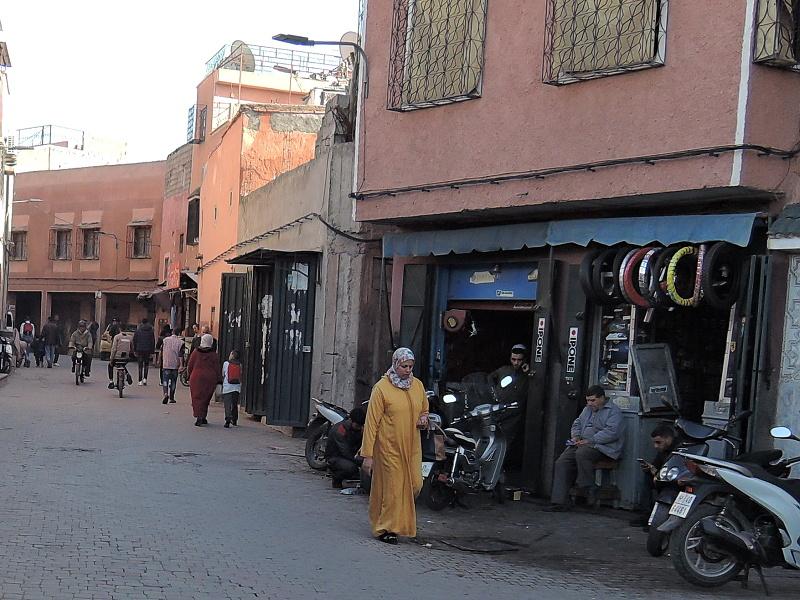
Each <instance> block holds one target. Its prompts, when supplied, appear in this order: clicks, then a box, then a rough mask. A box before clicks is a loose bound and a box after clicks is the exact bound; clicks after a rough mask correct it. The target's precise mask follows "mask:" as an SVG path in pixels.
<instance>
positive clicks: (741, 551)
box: [700, 517, 760, 559]
mask: <svg viewBox="0 0 800 600" xmlns="http://www.w3.org/2000/svg"><path fill="white" fill-rule="evenodd" d="M700 528H701V529H702V531H703V535H705V536H708V537H709V538H710V539H711V540H713V541H714V542H715V543H717V544H719V545H720V546H722V547H723V548H725V549H726V550H729V551H730V552H732V553H733V554H736V555H737V556H740V557H742V558H744V559H748V558H759V557H760V556H759V551H758V548H757V547H756V543H755V541H754V540H753V539H752V538H749V537H748V536H747V535H745V534H743V533H739V532H736V531H731V530H729V529H725V528H724V527H721V526H720V525H719V524H718V523H717V522H716V521H715V520H714V518H713V517H706V518H705V519H703V520H701V521H700Z"/></svg>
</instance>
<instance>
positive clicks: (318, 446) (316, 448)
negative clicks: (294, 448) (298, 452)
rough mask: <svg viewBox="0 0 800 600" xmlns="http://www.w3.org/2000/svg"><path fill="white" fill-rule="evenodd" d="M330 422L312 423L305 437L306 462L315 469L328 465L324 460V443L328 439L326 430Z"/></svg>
mask: <svg viewBox="0 0 800 600" xmlns="http://www.w3.org/2000/svg"><path fill="white" fill-rule="evenodd" d="M330 427H331V424H330V423H328V422H327V421H325V422H324V423H319V424H317V425H313V426H312V427H311V429H310V431H308V439H306V462H307V463H308V466H309V467H311V468H312V469H315V470H317V471H321V470H323V469H325V468H326V467H327V466H328V463H327V462H326V461H325V444H326V442H327V441H328V430H329V429H330Z"/></svg>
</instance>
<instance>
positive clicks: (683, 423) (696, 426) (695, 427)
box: [675, 419, 724, 440]
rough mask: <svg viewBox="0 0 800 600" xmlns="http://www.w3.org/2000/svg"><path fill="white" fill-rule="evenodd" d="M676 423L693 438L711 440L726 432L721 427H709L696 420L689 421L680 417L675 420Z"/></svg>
mask: <svg viewBox="0 0 800 600" xmlns="http://www.w3.org/2000/svg"><path fill="white" fill-rule="evenodd" d="M675 425H676V426H677V427H678V429H680V430H681V431H683V432H684V433H685V434H686V435H687V436H688V437H690V438H692V439H693V440H711V439H714V438H716V437H719V436H720V435H722V434H723V433H724V431H723V430H721V429H716V428H714V427H708V426H706V425H703V424H701V423H695V422H694V421H689V420H687V419H678V420H677V421H676V422H675Z"/></svg>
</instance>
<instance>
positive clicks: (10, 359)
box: [0, 336, 14, 373]
mask: <svg viewBox="0 0 800 600" xmlns="http://www.w3.org/2000/svg"><path fill="white" fill-rule="evenodd" d="M13 365H14V346H13V345H12V344H11V340H9V339H8V338H6V337H2V336H0V373H11V367H12V366H13Z"/></svg>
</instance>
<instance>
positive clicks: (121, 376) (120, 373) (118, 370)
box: [114, 361, 128, 398]
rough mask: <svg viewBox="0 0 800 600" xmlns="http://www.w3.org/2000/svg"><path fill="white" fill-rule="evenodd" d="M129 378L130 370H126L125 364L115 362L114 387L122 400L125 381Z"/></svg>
mask: <svg viewBox="0 0 800 600" xmlns="http://www.w3.org/2000/svg"><path fill="white" fill-rule="evenodd" d="M127 377H128V370H127V369H126V368H125V362H123V361H115V362H114V387H115V388H117V390H118V391H119V397H120V398H122V390H124V389H125V380H126V379H127Z"/></svg>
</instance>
